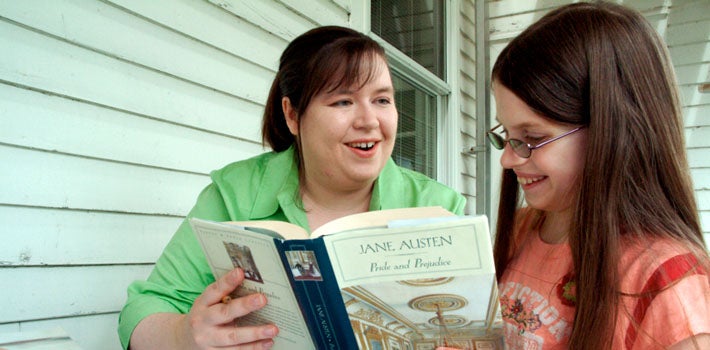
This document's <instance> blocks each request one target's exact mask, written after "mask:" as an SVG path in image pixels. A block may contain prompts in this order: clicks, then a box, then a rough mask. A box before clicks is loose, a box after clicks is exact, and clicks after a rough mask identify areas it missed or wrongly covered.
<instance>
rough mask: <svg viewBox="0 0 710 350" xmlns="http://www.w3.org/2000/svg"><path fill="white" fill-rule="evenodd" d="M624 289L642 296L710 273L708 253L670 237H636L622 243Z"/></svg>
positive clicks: (622, 284) (622, 285)
mask: <svg viewBox="0 0 710 350" xmlns="http://www.w3.org/2000/svg"><path fill="white" fill-rule="evenodd" d="M622 245H623V250H622V251H623V253H622V256H621V263H620V264H619V269H620V276H622V279H621V288H622V291H623V292H625V293H632V294H635V293H639V292H642V291H644V290H648V289H649V288H654V289H659V290H660V289H664V288H665V287H668V286H670V285H672V284H673V283H675V282H677V281H679V280H681V279H682V278H684V277H688V276H692V275H697V274H701V275H705V276H707V274H708V271H707V270H708V258H707V253H706V252H702V251H699V250H698V249H696V248H693V247H692V246H691V245H690V244H689V243H686V242H683V241H679V240H676V239H671V238H661V237H634V238H627V239H625V240H624V241H623V242H622Z"/></svg>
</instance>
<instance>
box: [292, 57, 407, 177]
mask: <svg viewBox="0 0 710 350" xmlns="http://www.w3.org/2000/svg"><path fill="white" fill-rule="evenodd" d="M374 64H375V65H376V69H375V72H376V74H375V75H374V76H373V78H372V79H371V80H370V81H369V82H368V83H367V84H365V85H364V86H362V88H360V89H358V87H357V86H356V87H339V88H337V89H336V90H335V91H332V92H328V91H322V92H320V93H319V94H317V95H315V96H314V97H313V99H312V100H311V102H310V104H309V105H308V106H307V107H306V109H305V111H304V112H303V115H301V116H300V118H298V117H297V116H296V115H295V113H294V112H293V111H292V109H290V106H288V105H289V102H288V99H285V100H284V111H285V113H284V114H285V115H286V116H287V118H286V119H287V123H288V126H289V129H290V131H291V133H293V134H294V135H299V137H300V140H301V146H302V150H301V151H302V156H303V168H304V169H305V173H306V174H305V176H306V177H305V178H306V181H308V182H309V183H310V182H313V181H315V182H316V183H318V184H321V185H326V186H335V187H334V188H337V189H339V190H348V189H357V188H361V187H362V186H369V185H371V184H372V182H374V180H375V179H376V178H377V177H378V176H379V174H380V171H381V170H382V168H383V167H384V166H385V163H386V162H387V160H388V159H389V158H390V156H391V155H392V149H393V148H394V141H395V137H396V134H397V109H396V107H395V105H394V88H393V86H392V79H391V78H390V73H389V69H388V68H387V64H386V63H385V61H384V60H383V59H382V58H379V57H378V58H377V60H376V62H374ZM365 68H367V67H365ZM363 71H367V69H363ZM289 110H290V111H291V112H289ZM299 123H300V125H299Z"/></svg>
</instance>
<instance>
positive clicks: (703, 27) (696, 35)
mask: <svg viewBox="0 0 710 350" xmlns="http://www.w3.org/2000/svg"><path fill="white" fill-rule="evenodd" d="M708 4H710V2H709V3H708ZM709 7H710V6H709ZM708 11H710V9H708ZM708 13H710V12H708ZM673 16H674V14H673V12H671V17H670V18H669V23H668V29H666V37H665V39H666V42H668V43H669V44H671V45H684V44H692V43H697V42H707V40H708V34H709V33H710V18H703V19H702V20H697V21H692V22H682V23H676V22H673V19H674V18H673Z"/></svg>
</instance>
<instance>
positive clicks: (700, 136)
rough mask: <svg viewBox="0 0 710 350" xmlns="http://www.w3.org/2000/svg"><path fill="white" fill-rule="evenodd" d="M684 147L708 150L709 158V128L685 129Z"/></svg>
mask: <svg viewBox="0 0 710 350" xmlns="http://www.w3.org/2000/svg"><path fill="white" fill-rule="evenodd" d="M685 142H686V147H689V148H700V147H705V148H708V156H710V126H699V127H693V128H687V129H685Z"/></svg>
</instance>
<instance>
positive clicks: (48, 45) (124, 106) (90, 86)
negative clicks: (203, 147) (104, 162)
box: [0, 21, 271, 138]
mask: <svg viewBox="0 0 710 350" xmlns="http://www.w3.org/2000/svg"><path fill="white" fill-rule="evenodd" d="M0 46H2V47H7V48H11V49H10V50H7V51H6V52H5V54H3V55H0V80H4V81H8V82H12V83H13V84H18V85H21V86H26V87H31V88H36V89H38V90H40V91H47V92H48V93H52V94H58V95H66V96H69V97H71V98H73V99H78V100H82V101H88V102H90V103H95V104H99V105H103V106H107V107H110V108H115V109H119V110H123V111H127V112H131V113H135V114H139V115H145V116H150V117H152V118H156V119H160V120H169V121H171V122H174V123H180V124H185V125H191V126H195V127H199V128H202V129H206V130H212V131H215V132H221V133H225V134H231V135H236V136H242V135H243V136H244V137H245V138H247V137H249V138H253V136H254V131H253V130H249V131H247V132H245V131H244V130H243V128H242V127H241V125H240V124H239V120H241V119H253V118H259V115H260V114H261V113H262V112H263V106H262V105H260V104H256V103H255V102H254V101H252V102H249V101H246V100H243V99H239V98H236V97H234V96H228V95H225V94H222V93H217V92H215V91H214V90H210V89H207V88H204V87H200V86H197V85H195V84H192V83H189V82H185V81H182V80H179V79H175V78H174V77H171V76H167V75H165V74H161V73H158V72H155V71H152V70H149V69H146V68H142V67H138V66H135V65H132V64H128V63H126V62H123V61H120V60H117V59H115V58H111V57H107V56H105V55H102V54H99V53H95V52H92V51H89V50H86V49H82V48H79V47H77V46H74V45H71V44H68V43H66V42H62V41H58V40H55V39H52V38H49V37H47V36H44V35H41V34H38V33H35V32H31V31H29V30H27V29H25V28H21V27H18V26H16V25H13V24H9V23H7V22H2V21H0ZM57 67H62V69H56V68H57ZM99 79H100V80H99ZM270 79H271V77H263V79H261V83H260V82H259V81H252V82H249V83H250V84H252V85H253V86H261V85H263V87H264V89H266V86H268V84H269V83H266V80H270ZM265 93H266V92H263V90H262V92H260V94H265ZM263 96H264V95H262V96H260V97H258V99H260V101H259V102H260V103H263V101H261V99H265V97H263Z"/></svg>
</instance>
